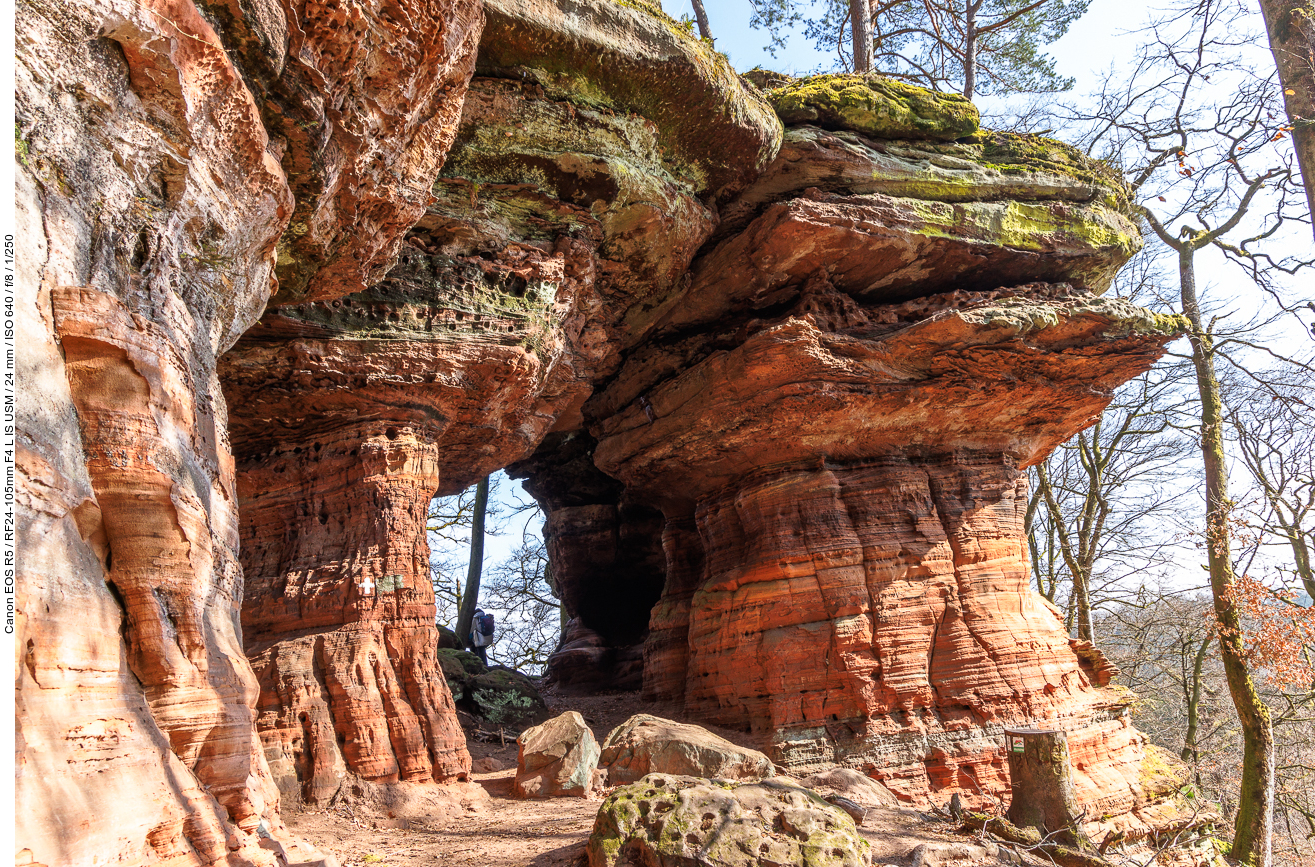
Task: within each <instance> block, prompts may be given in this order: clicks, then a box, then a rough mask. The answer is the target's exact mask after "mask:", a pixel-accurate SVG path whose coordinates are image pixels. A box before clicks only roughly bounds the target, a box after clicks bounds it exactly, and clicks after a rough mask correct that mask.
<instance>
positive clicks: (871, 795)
mask: <svg viewBox="0 0 1315 867" xmlns="http://www.w3.org/2000/svg"><path fill="white" fill-rule="evenodd" d="M803 784H804V785H805V786H807V787H808V788H810V789H816V790H817V791H819V792H821V793H822V794H823V796H825V795H840V796H841V797H843V798H848V799H849V800H851V801H854V802H855V803H857V804H860V805H861V806H864V807H898V806H899V799H898V798H896V797H895V793H894V792H892V791H891V790H890V789H887V788H886V787H885V786H883V785H882V784H881V783H878V782H877V781H876V780H874V779H872V778H871V777H869V776H868V775H867V774H864V773H862V772H861V771H856V770H854V769H853V768H831V769H830V770H826V771H820V772H819V773H816V774H813V775H812V776H811V777H808V778H807V779H805V780H804V781H803Z"/></svg>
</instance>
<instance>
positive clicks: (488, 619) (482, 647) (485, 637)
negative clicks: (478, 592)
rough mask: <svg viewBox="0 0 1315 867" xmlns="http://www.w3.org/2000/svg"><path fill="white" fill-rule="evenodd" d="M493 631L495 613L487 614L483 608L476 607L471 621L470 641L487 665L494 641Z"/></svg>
mask: <svg viewBox="0 0 1315 867" xmlns="http://www.w3.org/2000/svg"><path fill="white" fill-rule="evenodd" d="M493 631H494V626H493V615H492V614H485V613H484V609H483V608H476V609H475V616H474V618H473V619H472V620H471V621H470V641H469V643H470V646H471V647H473V648H474V649H475V653H476V654H477V655H478V656H479V658H480V660H481V661H483V663H484V664H485V665H488V664H489V656H488V647H489V645H491V644H492V643H493Z"/></svg>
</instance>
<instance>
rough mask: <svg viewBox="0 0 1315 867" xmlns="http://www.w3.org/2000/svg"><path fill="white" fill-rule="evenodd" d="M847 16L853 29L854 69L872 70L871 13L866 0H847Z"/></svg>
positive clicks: (861, 70) (857, 70) (860, 70)
mask: <svg viewBox="0 0 1315 867" xmlns="http://www.w3.org/2000/svg"><path fill="white" fill-rule="evenodd" d="M849 18H850V22H851V24H852V25H853V30H854V71H855V72H871V71H872V13H871V11H870V10H869V8H868V0H849Z"/></svg>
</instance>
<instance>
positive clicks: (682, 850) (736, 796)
mask: <svg viewBox="0 0 1315 867" xmlns="http://www.w3.org/2000/svg"><path fill="white" fill-rule="evenodd" d="M587 851H588V856H589V864H590V867H616V865H619V864H622V863H643V864H651V865H657V867H685V865H690V864H701V865H710V867H757V865H761V864H798V865H802V867H866V865H868V864H870V863H871V850H870V847H869V844H868V842H867V841H866V840H864V839H863V838H862V837H861V836H859V834H858V830H857V828H856V827H855V826H854V820H853V819H852V818H850V817H849V815H848V814H846V813H845V812H843V811H842V810H840V809H838V808H836V807H833V806H831V805H830V804H828V803H826V802H825V801H823V800H822V799H821V798H819V797H817V795H816V794H814V793H812V792H810V791H808V790H807V789H804V788H801V787H799V786H797V785H790V784H788V783H781V782H773V781H766V782H762V783H749V784H743V785H737V784H735V783H731V782H729V781H725V780H704V779H699V778H697V777H682V776H670V775H665V774H649V775H648V776H646V777H644V778H643V779H641V780H640V781H638V782H636V783H632V784H630V785H628V786H622V787H621V788H619V789H617V790H616V791H615V792H613V793H612V794H611V795H610V796H608V798H607V800H605V801H604V802H603V806H602V808H601V809H599V811H598V818H597V820H596V821H595V822H594V830H593V834H591V835H590V837H589V844H588V849H587Z"/></svg>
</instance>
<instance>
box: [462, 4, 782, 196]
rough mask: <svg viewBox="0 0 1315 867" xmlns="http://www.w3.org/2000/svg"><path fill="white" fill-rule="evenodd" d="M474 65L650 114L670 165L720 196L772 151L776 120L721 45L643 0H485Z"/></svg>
mask: <svg viewBox="0 0 1315 867" xmlns="http://www.w3.org/2000/svg"><path fill="white" fill-rule="evenodd" d="M485 13H486V16H487V25H486V27H485V29H484V36H483V41H482V42H481V44H480V52H479V60H478V62H477V70H478V72H479V74H482V75H487V76H490V77H498V78H510V79H515V80H518V81H521V82H526V83H532V84H533V85H535V86H537V87H540V88H542V90H543V93H544V95H545V96H547V97H548V98H550V99H554V100H562V101H566V102H570V103H572V104H574V105H577V106H582V107H586V108H592V109H596V110H608V111H617V112H624V113H629V114H633V115H638V116H639V117H642V118H644V119H645V120H647V121H649V122H651V123H652V124H653V125H654V127H655V132H656V137H657V140H658V142H659V144H660V147H661V149H662V152H663V158H664V160H665V161H666V162H667V163H668V165H669V166H671V168H672V171H673V172H674V173H675V174H679V175H683V176H685V177H688V178H691V179H693V180H695V182H696V183H697V184H698V187H699V193H700V195H708V194H711V195H712V196H714V197H715V198H718V199H724V198H726V197H728V196H729V195H731V194H732V193H734V192H736V191H738V190H739V189H740V188H742V186H743V185H744V184H745V183H747V182H748V180H749V179H751V178H752V177H753V176H754V175H756V174H757V172H758V171H760V170H761V169H762V168H763V167H764V166H765V165H766V164H767V163H768V162H769V161H770V160H771V159H772V157H774V156H775V155H776V151H777V149H778V148H779V147H780V142H781V125H780V122H779V121H778V120H777V119H776V116H775V115H774V113H773V112H772V110H771V107H770V106H769V105H768V104H767V103H766V102H765V101H764V100H763V98H762V97H761V96H760V95H759V94H758V93H757V92H756V91H755V90H754V89H753V88H751V87H749V86H747V85H745V83H744V82H742V81H741V80H740V77H739V76H738V75H737V74H736V73H735V70H734V69H732V68H731V65H730V62H729V61H728V60H727V59H726V57H725V55H722V54H720V53H718V52H717V51H715V50H713V48H712V47H711V46H710V45H709V44H708V43H706V42H704V41H703V40H701V39H699V38H698V37H697V36H694V35H693V34H692V33H690V32H689V31H688V29H687V28H686V27H685V26H684V25H682V24H681V23H680V22H678V21H675V20H674V19H672V18H671V17H670V16H668V15H666V14H665V13H663V12H662V11H661V10H660V9H659V8H657V6H656V4H653V3H649V2H646V0H620V2H619V0H577V2H575V3H572V4H570V5H569V6H567V7H560V6H558V5H557V4H555V3H552V2H549V0H525V2H520V3H511V2H507V0H488V2H486V3H485Z"/></svg>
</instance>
